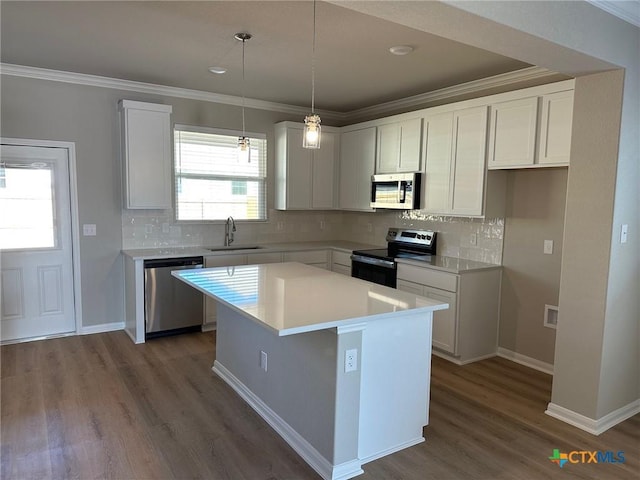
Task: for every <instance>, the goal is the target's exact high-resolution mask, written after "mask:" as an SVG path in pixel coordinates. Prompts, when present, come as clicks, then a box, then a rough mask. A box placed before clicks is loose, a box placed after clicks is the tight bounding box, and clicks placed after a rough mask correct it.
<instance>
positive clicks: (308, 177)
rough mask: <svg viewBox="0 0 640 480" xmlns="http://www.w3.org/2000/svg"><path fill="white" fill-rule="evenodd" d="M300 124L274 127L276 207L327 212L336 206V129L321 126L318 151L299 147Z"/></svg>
mask: <svg viewBox="0 0 640 480" xmlns="http://www.w3.org/2000/svg"><path fill="white" fill-rule="evenodd" d="M303 133H304V125H303V124H299V123H294V122H281V123H278V124H276V125H275V140H276V208H277V209H278V210H314V209H315V210H330V209H333V208H335V206H336V188H335V186H336V170H337V169H336V165H337V160H338V157H339V155H340V134H339V130H338V129H332V128H331V127H322V145H321V147H320V149H317V150H310V149H306V148H303V147H302V136H303Z"/></svg>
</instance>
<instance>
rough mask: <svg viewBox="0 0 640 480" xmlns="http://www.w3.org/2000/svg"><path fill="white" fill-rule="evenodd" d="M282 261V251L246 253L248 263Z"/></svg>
mask: <svg viewBox="0 0 640 480" xmlns="http://www.w3.org/2000/svg"><path fill="white" fill-rule="evenodd" d="M280 262H282V253H280V252H269V253H266V252H265V253H250V254H249V255H247V263H248V264H249V265H258V264H261V263H280Z"/></svg>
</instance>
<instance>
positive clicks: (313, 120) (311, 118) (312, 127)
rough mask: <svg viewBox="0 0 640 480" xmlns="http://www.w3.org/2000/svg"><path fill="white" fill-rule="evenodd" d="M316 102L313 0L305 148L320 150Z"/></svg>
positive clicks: (303, 138)
mask: <svg viewBox="0 0 640 480" xmlns="http://www.w3.org/2000/svg"><path fill="white" fill-rule="evenodd" d="M315 101H316V0H313V46H312V49H311V114H310V115H307V116H306V117H304V135H303V137H302V147H303V148H313V149H317V148H320V115H317V114H316V113H315V106H316V105H315Z"/></svg>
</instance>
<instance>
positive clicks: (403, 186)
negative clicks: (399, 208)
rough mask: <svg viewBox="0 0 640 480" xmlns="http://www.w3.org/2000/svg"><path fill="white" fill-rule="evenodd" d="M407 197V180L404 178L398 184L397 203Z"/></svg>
mask: <svg viewBox="0 0 640 480" xmlns="http://www.w3.org/2000/svg"><path fill="white" fill-rule="evenodd" d="M406 198H407V182H405V181H404V180H403V181H401V182H399V184H398V203H404V202H405V199H406Z"/></svg>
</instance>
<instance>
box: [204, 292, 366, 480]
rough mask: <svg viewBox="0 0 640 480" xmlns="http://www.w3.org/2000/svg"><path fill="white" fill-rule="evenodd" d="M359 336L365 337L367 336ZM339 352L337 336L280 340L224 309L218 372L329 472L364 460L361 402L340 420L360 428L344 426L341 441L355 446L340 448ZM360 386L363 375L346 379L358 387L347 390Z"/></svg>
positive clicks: (326, 333)
mask: <svg viewBox="0 0 640 480" xmlns="http://www.w3.org/2000/svg"><path fill="white" fill-rule="evenodd" d="M354 335H355V333H354ZM357 335H358V336H361V332H357ZM346 345H349V346H351V345H356V348H357V346H359V343H357V342H356V343H355V344H353V343H352V342H347V343H346ZM261 352H265V353H266V354H267V371H264V370H263V369H262V368H261V366H260V355H261ZM337 352H338V336H337V335H336V333H335V332H334V331H331V330H321V331H316V332H308V333H301V334H296V335H290V336H284V337H279V336H277V335H276V334H275V333H273V332H271V331H269V330H267V329H266V328H264V327H262V326H260V325H258V324H256V323H255V322H253V321H251V320H250V319H248V318H246V317H244V316H243V315H242V314H240V313H238V312H236V311H235V310H232V309H230V308H229V307H227V306H226V305H223V304H220V303H218V330H217V334H216V366H217V365H218V364H219V365H222V366H223V367H224V368H225V369H226V370H228V371H229V372H231V373H232V374H233V375H234V376H235V377H236V378H237V379H238V381H240V382H241V383H242V384H243V385H244V386H245V387H246V388H247V389H249V390H250V391H251V392H252V393H253V394H254V395H255V396H257V397H258V398H259V399H260V400H261V401H262V402H264V404H266V405H267V406H268V407H269V408H270V409H271V410H273V411H274V412H275V413H276V414H277V415H278V416H279V417H280V418H281V419H282V420H284V421H285V422H286V423H287V424H288V425H289V426H290V427H291V428H292V429H293V430H295V431H296V432H297V434H299V435H300V436H301V437H302V438H304V439H305V440H306V441H307V442H308V443H309V444H310V445H311V446H312V447H313V448H315V449H316V450H317V452H318V453H319V454H320V455H321V456H322V457H323V458H324V459H325V460H326V464H325V465H324V467H327V468H329V466H330V467H331V468H333V467H335V465H337V464H342V463H348V462H353V461H354V460H355V461H357V454H358V447H357V423H358V418H359V413H358V412H359V403H358V402H359V398H354V399H352V401H351V403H344V404H341V405H340V406H339V408H338V410H339V412H340V417H341V418H349V419H350V420H349V425H351V424H353V425H355V427H353V426H351V427H348V428H352V429H355V432H352V433H351V434H349V433H346V434H345V432H344V431H343V427H342V425H340V426H339V432H338V433H339V438H341V439H342V438H351V440H350V441H349V440H348V441H343V440H340V441H338V442H336V423H335V422H336V418H337V407H336V396H337V394H336V388H337V385H338V384H339V383H340V382H339V381H338V378H337V377H338V373H337V372H338V368H339V367H338V360H337V358H338V353H337ZM342 368H344V365H343V366H342ZM343 377H344V375H343ZM359 380H360V379H359V374H357V375H356V376H355V377H354V376H350V377H346V382H347V383H349V382H350V383H351V384H354V385H356V387H354V386H353V385H350V386H349V387H348V388H347V390H355V391H356V392H358V393H359ZM341 381H342V384H341V387H340V388H345V387H344V381H345V380H344V378H342V379H341ZM252 406H253V405H252ZM254 408H255V407H254ZM354 419H355V420H354ZM349 436H350V437H349ZM285 440H287V439H286V438H285ZM287 441H289V440H287ZM292 446H293V445H292ZM336 447H337V449H336ZM294 448H295V447H294ZM299 453H300V452H299ZM312 466H313V465H312ZM314 468H315V467H314ZM357 468H359V463H358V466H357ZM325 471H326V469H325ZM323 476H324V475H323ZM328 478H331V477H328Z"/></svg>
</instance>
